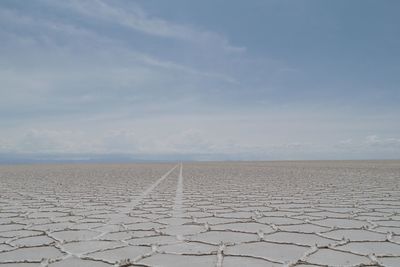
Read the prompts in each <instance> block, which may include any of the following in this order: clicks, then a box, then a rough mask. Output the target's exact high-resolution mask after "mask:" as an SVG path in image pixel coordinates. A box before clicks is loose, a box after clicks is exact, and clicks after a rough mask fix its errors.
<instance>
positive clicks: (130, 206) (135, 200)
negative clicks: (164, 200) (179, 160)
mask: <svg viewBox="0 0 400 267" xmlns="http://www.w3.org/2000/svg"><path fill="white" fill-rule="evenodd" d="M178 166H179V164H177V165H175V166H174V167H172V169H170V170H169V171H168V172H166V173H165V174H164V175H163V176H161V178H160V179H158V180H157V181H156V182H155V183H153V184H152V185H150V186H149V187H148V188H147V189H146V190H145V191H143V193H142V194H140V195H139V196H137V197H134V198H133V199H132V200H131V202H130V203H128V205H127V207H124V208H121V209H120V210H119V212H122V213H128V212H130V211H131V210H132V209H133V208H134V207H136V206H137V205H138V204H139V203H140V202H141V201H142V200H143V199H144V198H145V197H146V196H147V195H148V194H150V192H151V191H153V190H154V188H156V187H157V186H158V185H159V184H160V183H161V182H162V181H164V180H165V179H166V178H167V177H168V176H169V175H170V174H171V172H173V171H174V170H175V169H176V168H177V167H178Z"/></svg>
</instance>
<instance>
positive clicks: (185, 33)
mask: <svg viewBox="0 0 400 267" xmlns="http://www.w3.org/2000/svg"><path fill="white" fill-rule="evenodd" d="M48 3H50V4H56V5H60V6H62V7H68V8H70V9H72V10H74V11H76V12H78V13H80V14H82V15H85V16H88V17H92V18H96V19H100V20H104V21H108V22H112V23H118V24H119V25H121V26H125V27H128V28H131V29H133V30H136V31H140V32H143V33H146V34H149V35H153V36H158V37H166V38H173V39H178V40H183V41H189V42H191V43H193V44H195V45H199V44H200V45H213V46H219V47H220V48H222V49H223V50H224V51H226V52H244V51H246V49H245V48H244V47H238V46H234V45H232V44H230V43H229V41H228V40H227V39H226V38H225V37H224V36H222V35H220V34H217V33H215V32H210V31H202V30H198V29H195V28H194V27H191V26H188V25H181V24H177V23H173V22H170V21H167V20H164V19H161V18H157V17H151V16H150V15H148V14H147V13H146V12H145V11H144V10H143V9H141V8H140V7H138V6H136V5H133V4H131V5H129V7H126V6H125V7H124V8H122V7H118V6H117V5H116V4H115V2H113V4H111V3H112V2H106V1H101V0H94V1H68V2H57V3H55V2H54V1H51V2H48Z"/></svg>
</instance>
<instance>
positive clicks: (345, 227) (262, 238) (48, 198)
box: [0, 161, 400, 267]
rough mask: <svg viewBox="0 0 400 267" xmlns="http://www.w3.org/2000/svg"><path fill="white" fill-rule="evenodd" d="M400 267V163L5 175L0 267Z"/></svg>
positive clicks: (63, 168)
mask: <svg viewBox="0 0 400 267" xmlns="http://www.w3.org/2000/svg"><path fill="white" fill-rule="evenodd" d="M3 266H10V267H11V266H15V267H25V266H26V267H30V266H42V267H46V266H48V267H63V266H77V267H80V266H94V267H103V266H167V267H168V266H174V267H179V266H191V267H196V266H224V267H225V266H226V267H241V266H297V267H307V266H308V267H311V266H391V267H399V266H400V161H309V162H225V163H222V162H221V163H216V162H215V163H184V164H161V163H160V164H98V165H96V164H60V165H56V164H54V165H39V164H38V165H13V166H12V165H2V166H0V267H3Z"/></svg>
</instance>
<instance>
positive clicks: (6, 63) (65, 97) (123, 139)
mask: <svg viewBox="0 0 400 267" xmlns="http://www.w3.org/2000/svg"><path fill="white" fill-rule="evenodd" d="M399 10H400V1H395V0H393V1H368V0H365V1H364V0H358V1H356V0H355V1H347V0H337V1H301V0H299V1H284V0H276V1H272V0H253V1H241V0H240V1H239V0H237V1H235V0H202V1H187V0H168V1H164V0H141V1H139V0H138V1H128V0H126V1H105V0H93V1H84V0H76V1H52V0H35V1H22V0H21V1H18V0H17V1H15V0H2V1H0V154H6V155H7V154H18V153H22V154H23V153H30V154H32V155H35V154H41V153H54V154H71V153H74V154H81V153H82V154H85V153H93V154H118V153H124V154H125V153H128V154H143V155H144V154H148V155H156V156H157V155H159V158H160V159H162V158H163V155H165V154H176V155H186V154H191V155H193V154H195V155H214V156H212V158H213V159H356V158H358V159H366V158H381V159H383V158H400V104H399V103H400V87H399V86H400V64H399V62H400V49H399V47H400V27H399V25H400V16H399ZM202 159H207V156H203V158H202Z"/></svg>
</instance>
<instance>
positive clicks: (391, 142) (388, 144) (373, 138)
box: [364, 135, 400, 148]
mask: <svg viewBox="0 0 400 267" xmlns="http://www.w3.org/2000/svg"><path fill="white" fill-rule="evenodd" d="M364 143H365V144H366V145H367V146H370V147H381V148H396V147H397V148H400V138H393V137H391V138H382V137H379V136H377V135H369V136H367V137H365V140H364Z"/></svg>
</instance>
